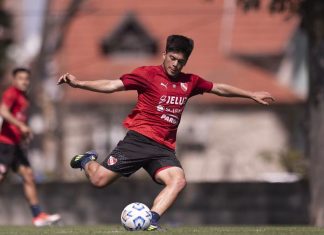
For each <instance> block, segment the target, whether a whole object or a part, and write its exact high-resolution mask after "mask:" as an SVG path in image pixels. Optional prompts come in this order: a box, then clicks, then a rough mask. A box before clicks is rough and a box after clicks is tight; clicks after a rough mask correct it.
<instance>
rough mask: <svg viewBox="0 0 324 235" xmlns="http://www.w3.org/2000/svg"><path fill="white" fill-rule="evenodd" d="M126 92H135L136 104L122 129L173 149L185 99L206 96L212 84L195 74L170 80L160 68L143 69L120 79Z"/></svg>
mask: <svg viewBox="0 0 324 235" xmlns="http://www.w3.org/2000/svg"><path fill="white" fill-rule="evenodd" d="M120 79H121V81H122V82H123V84H124V86H125V89H126V90H137V93H138V101H137V104H136V107H135V108H134V109H133V111H132V113H131V114H129V115H128V117H127V118H126V119H125V121H124V126H125V127H126V128H128V129H129V130H133V131H136V132H138V133H140V134H142V135H145V136H147V137H148V138H150V139H153V140H155V141H156V142H158V143H160V144H163V145H165V146H166V147H168V148H170V149H175V144H176V136H177V130H178V126H179V123H180V120H181V115H182V112H183V110H184V107H185V105H186V103H187V101H188V99H189V98H190V97H192V96H195V95H198V94H202V93H204V92H209V91H210V90H211V89H212V87H213V83H212V82H209V81H206V80H204V79H202V78H201V77H199V76H197V75H194V74H185V73H180V74H179V75H178V77H177V78H176V79H174V80H173V79H171V78H170V77H169V76H168V75H167V74H166V73H165V71H164V69H163V67H162V66H145V67H140V68H137V69H135V70H134V71H133V72H132V73H130V74H125V75H123V76H122V77H121V78H120Z"/></svg>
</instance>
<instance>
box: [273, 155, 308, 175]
mask: <svg viewBox="0 0 324 235" xmlns="http://www.w3.org/2000/svg"><path fill="white" fill-rule="evenodd" d="M279 159H280V163H281V165H282V166H283V167H284V168H285V169H286V170H287V171H288V172H290V173H296V174H298V175H300V176H301V177H302V178H307V165H308V164H307V161H306V159H305V158H304V156H303V154H301V152H300V151H298V150H293V149H289V150H285V151H281V152H280V153H279Z"/></svg>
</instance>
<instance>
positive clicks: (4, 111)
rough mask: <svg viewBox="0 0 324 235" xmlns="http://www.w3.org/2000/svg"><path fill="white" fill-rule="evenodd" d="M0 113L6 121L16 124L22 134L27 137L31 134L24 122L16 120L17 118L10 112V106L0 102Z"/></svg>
mask: <svg viewBox="0 0 324 235" xmlns="http://www.w3.org/2000/svg"><path fill="white" fill-rule="evenodd" d="M0 115H1V116H2V117H3V119H4V120H6V121H7V122H9V123H11V124H13V125H15V126H17V127H18V128H19V130H20V131H21V133H22V134H23V135H25V136H28V137H31V136H32V131H31V129H30V128H29V127H28V126H27V125H26V124H25V123H24V122H22V121H20V120H18V119H17V118H15V117H14V116H13V115H12V114H11V112H10V108H9V107H8V106H7V105H6V104H4V103H2V104H0Z"/></svg>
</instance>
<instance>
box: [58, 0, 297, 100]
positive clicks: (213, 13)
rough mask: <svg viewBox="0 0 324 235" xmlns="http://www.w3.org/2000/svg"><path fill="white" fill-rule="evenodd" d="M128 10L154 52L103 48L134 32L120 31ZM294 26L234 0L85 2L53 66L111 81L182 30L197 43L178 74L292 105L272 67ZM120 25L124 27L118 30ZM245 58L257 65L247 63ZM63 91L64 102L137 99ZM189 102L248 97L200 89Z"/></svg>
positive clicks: (150, 58) (155, 59)
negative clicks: (218, 94) (117, 51)
mask: <svg viewBox="0 0 324 235" xmlns="http://www.w3.org/2000/svg"><path fill="white" fill-rule="evenodd" d="M53 2H54V4H55V5H54V6H53V8H52V12H53V13H54V14H55V13H58V12H59V11H60V10H61V9H62V7H63V6H64V4H66V2H67V1H64V0H59V1H53ZM129 15H131V16H132V17H134V18H135V19H136V24H133V25H135V26H134V27H135V28H137V30H134V31H136V32H142V31H141V30H143V32H145V33H144V34H146V39H147V40H143V41H147V42H150V41H153V40H155V42H156V43H157V46H158V47H157V49H156V50H157V53H155V54H154V55H145V54H144V55H142V54H140V55H139V56H136V57H135V56H130V55H129V54H127V53H126V54H123V53H120V54H107V53H105V51H104V50H103V43H104V41H105V40H106V41H107V40H108V42H109V43H110V42H112V41H113V40H114V41H113V42H114V43H115V42H116V39H111V38H118V36H119V38H118V40H120V36H121V35H123V33H125V34H127V33H132V32H133V31H122V30H120V29H119V28H120V27H122V26H123V27H124V28H127V27H125V24H126V23H125V21H127V20H126V19H127V16H129ZM138 24H140V26H138ZM136 25H137V26H136ZM297 25H298V19H297V18H292V19H290V20H289V21H285V20H284V16H283V15H280V14H270V13H269V12H268V11H267V10H266V9H261V10H259V11H253V12H248V13H245V12H243V11H242V10H241V9H238V8H237V7H236V5H235V1H234V0H233V1H209V0H199V1H197V0H182V1H174V0H164V1H149V0H123V1H112V0H105V1H100V0H89V1H86V2H85V3H84V5H83V6H82V9H81V11H80V12H79V13H78V14H77V16H76V17H75V19H74V20H73V22H72V24H71V26H70V27H69V30H68V32H67V36H66V39H65V41H64V45H63V48H62V49H61V50H60V53H59V55H58V56H57V62H58V68H59V73H64V72H69V73H72V74H74V75H76V76H77V77H79V78H80V79H82V80H94V79H116V78H119V77H120V75H122V74H124V73H128V72H130V71H132V70H133V69H134V68H136V67H139V66H143V65H158V64H161V62H162V52H163V49H164V46H165V39H166V37H167V36H168V35H170V34H183V35H186V36H188V37H191V38H193V39H194V41H195V49H194V51H193V53H192V55H191V57H190V60H189V61H188V64H187V65H186V67H185V68H184V72H190V73H195V74H198V75H200V76H202V77H203V78H205V79H207V80H210V81H213V82H216V83H217V82H219V83H227V84H231V85H234V86H238V87H241V88H244V89H247V90H252V91H256V90H266V91H269V92H270V93H272V94H273V96H274V97H275V99H276V101H277V102H278V103H296V102H299V101H300V100H301V99H300V97H298V96H297V95H296V94H295V93H294V92H293V91H292V89H289V88H288V87H285V86H283V85H281V84H279V83H278V82H277V80H276V73H277V70H276V68H277V67H278V66H277V65H278V64H280V58H281V55H282V54H283V53H284V50H285V48H286V46H287V44H288V43H289V41H290V38H291V37H292V35H293V33H294V31H295V29H296V27H297ZM134 27H133V28H134ZM128 28H130V27H128ZM118 30H119V31H121V32H122V33H120V34H119V35H118ZM125 30H126V29H125ZM130 30H131V29H130ZM116 32H117V33H116ZM116 34H117V36H116ZM147 35H149V36H147ZM144 36H145V35H144ZM134 37H136V34H135V36H134ZM109 40H110V41H109ZM133 40H135V41H136V38H135V39H133ZM110 45H111V44H109V46H110ZM136 49H137V48H134V50H136ZM251 58H252V59H254V62H255V63H251V60H252V59H251ZM258 58H266V59H268V60H269V61H268V62H270V64H271V66H270V69H269V67H267V65H264V64H267V63H256V62H258ZM260 61H261V59H260ZM261 62H262V61H261ZM276 66H277V67H276ZM65 97H66V101H67V102H135V101H136V94H135V93H134V92H120V93H115V94H110V95H105V94H99V93H94V92H87V91H82V90H78V89H66V93H65ZM193 102H215V103H225V104H226V103H242V102H243V103H244V102H247V101H246V100H244V99H228V98H220V97H216V96H215V97H213V96H211V95H204V96H200V97H199V98H194V100H193ZM248 102H250V101H248Z"/></svg>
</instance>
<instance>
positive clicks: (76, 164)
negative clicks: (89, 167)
mask: <svg viewBox="0 0 324 235" xmlns="http://www.w3.org/2000/svg"><path fill="white" fill-rule="evenodd" d="M86 158H88V159H89V161H96V160H97V158H98V154H97V153H96V151H94V150H91V151H88V152H86V153H84V154H78V155H75V156H74V157H73V158H72V160H71V162H70V166H71V167H72V168H80V169H82V166H81V162H82V161H83V160H84V159H86Z"/></svg>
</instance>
